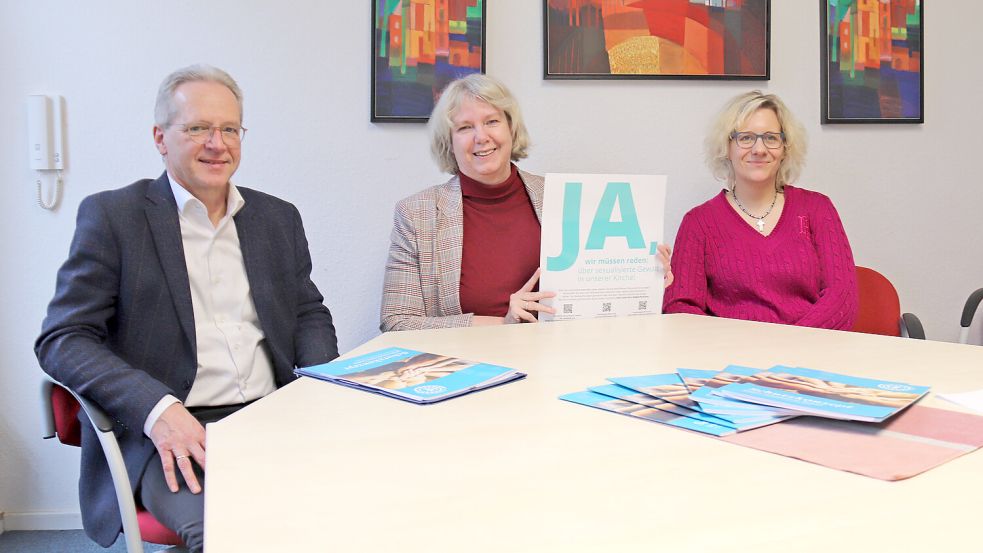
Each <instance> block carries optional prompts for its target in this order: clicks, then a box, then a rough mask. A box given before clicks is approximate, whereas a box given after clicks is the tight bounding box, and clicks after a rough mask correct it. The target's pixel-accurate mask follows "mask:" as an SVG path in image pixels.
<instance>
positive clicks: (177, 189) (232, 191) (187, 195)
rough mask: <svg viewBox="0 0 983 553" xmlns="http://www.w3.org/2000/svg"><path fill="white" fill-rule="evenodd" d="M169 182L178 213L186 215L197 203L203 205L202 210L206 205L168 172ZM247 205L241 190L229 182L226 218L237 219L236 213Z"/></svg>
mask: <svg viewBox="0 0 983 553" xmlns="http://www.w3.org/2000/svg"><path fill="white" fill-rule="evenodd" d="M167 180H168V182H170V184H171V193H172V194H174V201H175V202H176V203H177V210H178V213H184V212H185V210H186V209H187V208H188V206H189V205H194V204H195V203H197V204H198V205H201V207H202V208H204V207H205V204H203V203H201V200H199V199H198V198H195V197H194V196H193V195H192V194H191V192H188V189H187V188H185V187H183V186H181V183H180V182H178V180H177V179H175V178H174V175H172V174H171V172H170V171H168V172H167ZM245 205H246V200H244V199H243V198H242V194H240V193H239V189H238V188H236V185H234V184H232V182H231V181H229V197H228V200H227V203H226V206H225V216H226V217H235V215H236V213H239V211H240V210H241V209H242V208H243V206H245Z"/></svg>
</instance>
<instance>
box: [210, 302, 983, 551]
mask: <svg viewBox="0 0 983 553" xmlns="http://www.w3.org/2000/svg"><path fill="white" fill-rule="evenodd" d="M387 346H404V347H410V348H413V349H418V350H423V351H432V352H437V353H443V354H448V355H454V356H459V357H465V358H469V359H473V360H480V361H486V362H491V363H497V364H501V365H506V366H511V367H514V368H517V369H519V370H522V371H524V372H527V373H528V374H529V376H528V378H526V379H524V380H521V381H518V382H514V383H511V384H507V385H504V386H500V387H497V388H493V389H490V390H486V391H482V392H479V393H475V394H471V395H468V396H464V397H460V398H456V399H453V400H450V401H446V402H443V403H438V404H435V405H431V406H417V405H412V404H410V403H405V402H401V401H397V400H393V399H389V398H385V397H382V396H378V395H374V394H369V393H366V392H361V391H358V390H353V389H348V388H344V387H341V386H337V385H334V384H330V383H327V382H321V381H317V380H312V379H306V378H305V379H301V380H299V381H298V382H295V383H293V384H291V385H289V386H286V387H285V388H283V389H281V390H279V391H277V392H275V393H274V394H272V395H270V396H269V397H267V398H264V399H263V400H261V401H259V402H257V403H255V404H254V405H251V406H250V407H248V408H246V409H244V410H242V411H240V412H239V413H237V414H235V415H233V416H231V417H229V418H228V419H226V420H224V421H222V422H219V423H216V424H213V425H210V426H209V428H208V433H207V436H208V437H207V440H208V441H207V450H208V483H207V492H206V496H205V544H206V551H207V552H209V553H224V552H232V551H235V552H249V551H305V552H306V551H312V552H314V551H337V552H363V551H365V552H375V551H379V552H390V551H392V552H395V551H398V552H417V551H419V552H424V551H425V552H435V551H437V552H442V551H454V552H485V551H488V552H497V553H501V552H518V551H523V552H525V551H529V552H553V551H563V552H566V551H584V552H592V553H593V552H608V551H614V550H616V549H619V548H623V550H625V551H628V550H633V551H643V550H644V551H654V550H664V551H672V552H673V553H681V552H700V553H705V552H717V551H742V552H743V551H755V552H782V553H787V552H793V551H794V552H813V551H814V552H823V553H828V552H829V551H850V552H853V551H877V552H879V551H885V552H892V553H894V552H905V551H983V532H981V530H980V528H981V523H980V520H981V519H980V513H981V508H980V500H981V498H983V453H981V452H979V451H977V452H974V453H970V454H968V455H965V456H963V457H960V458H958V459H956V460H954V461H951V462H949V463H947V464H945V465H943V466H940V467H937V468H934V469H932V470H930V471H928V472H926V473H923V474H921V475H918V476H916V477H914V478H912V479H909V480H904V481H900V482H884V481H880V480H875V479H872V478H868V477H864V476H858V475H855V474H850V473H846V472H841V471H837V470H834V469H830V468H826V467H822V466H818V465H813V464H810V463H806V462H802V461H797V460H794V459H790V458H786V457H782V456H779V455H774V454H770V453H765V452H762V451H757V450H754V449H750V448H745V447H741V446H738V445H734V444H730V443H725V442H722V441H719V440H715V439H713V438H710V437H705V436H702V435H698V434H695V433H690V432H686V431H682V430H678V429H675V428H671V427H668V426H664V425H660V424H655V423H650V422H647V421H641V420H636V419H632V418H629V417H624V416H619V415H616V414H613V413H607V412H603V411H600V410H597V409H591V408H588V407H584V406H580V405H574V404H572V403H568V402H565V401H560V400H558V399H557V396H559V395H561V394H564V393H567V392H573V391H579V390H582V389H584V388H586V387H587V386H593V385H598V384H602V383H604V379H605V378H606V377H609V376H623V375H630V374H651V373H658V372H669V371H672V370H674V369H675V368H676V367H693V368H707V369H719V368H723V367H724V366H725V365H727V364H731V363H736V364H741V365H749V366H758V367H770V366H772V365H775V364H787V365H797V366H805V367H810V368H815V369H825V370H831V371H836V372H848V373H851V374H858V375H866V376H871V377H875V378H885V379H895V380H902V381H907V382H912V383H915V384H926V385H931V386H932V387H933V392H938V393H946V392H957V391H966V390H973V389H980V388H983V347H978V346H966V345H959V344H950V343H942V342H924V341H918V340H907V339H901V338H889V337H883V336H870V335H863V334H855V333H850V332H835V331H825V330H814V329H805V328H797V327H791V326H780V325H771V324H762V323H748V322H742V321H733V320H726V319H714V318H709V317H698V316H692V315H668V316H658V315H656V316H648V317H633V318H620V319H595V320H587V321H575V322H565V323H552V324H538V325H532V324H529V325H512V326H504V327H484V328H464V329H448V330H431V331H416V332H403V333H390V334H385V335H382V336H379V337H377V338H375V339H373V340H371V341H370V342H368V343H366V344H365V345H363V346H361V347H359V348H358V349H356V350H355V351H353V352H351V354H358V353H366V352H368V351H372V350H375V349H380V348H383V347H387ZM922 405H929V406H936V407H944V408H949V409H952V410H959V408H958V407H956V406H954V405H952V404H949V403H947V402H945V401H943V400H940V399H937V398H935V397H934V394H933V395H930V396H928V397H927V398H925V399H924V400H923V402H922ZM629 548H630V549H629Z"/></svg>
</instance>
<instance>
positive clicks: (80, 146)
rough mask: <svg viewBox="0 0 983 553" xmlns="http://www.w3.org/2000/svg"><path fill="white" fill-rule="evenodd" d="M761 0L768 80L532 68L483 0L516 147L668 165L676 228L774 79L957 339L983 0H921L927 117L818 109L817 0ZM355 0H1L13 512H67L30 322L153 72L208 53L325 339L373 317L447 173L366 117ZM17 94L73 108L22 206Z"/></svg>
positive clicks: (873, 246) (523, 27) (345, 334)
mask: <svg viewBox="0 0 983 553" xmlns="http://www.w3.org/2000/svg"><path fill="white" fill-rule="evenodd" d="M772 4H773V7H772V39H771V44H772V79H771V81H770V82H757V83H745V82H710V81H704V82H694V81H690V82H684V81H634V82H617V81H585V82H571V81H549V82H547V81H543V80H542V53H541V51H542V15H541V10H542V2H540V1H535V0H491V1H490V2H489V6H488V41H487V48H488V49H487V60H488V62H487V63H488V72H489V73H490V74H491V75H494V76H496V77H499V78H501V79H502V80H504V81H505V82H506V83H507V84H508V85H509V86H510V87H511V88H512V90H513V92H514V93H515V94H516V95H517V96H518V97H519V98H520V100H521V102H522V105H523V107H524V110H525V112H526V116H527V119H528V125H529V128H530V131H531V132H532V135H533V139H534V141H535V144H534V149H533V150H532V156H531V157H530V158H529V159H528V160H526V161H525V162H523V163H522V166H523V167H524V168H526V169H529V170H532V171H534V172H546V171H558V172H559V171H563V172H578V171H583V172H625V173H632V172H640V173H665V174H668V175H669V176H670V192H669V195H668V199H667V206H668V208H667V209H668V213H667V219H668V222H667V228H666V230H667V237H668V238H669V239H672V238H673V237H674V236H675V229H676V227H677V225H678V223H679V220H680V219H681V218H682V215H683V213H684V212H685V211H686V210H687V209H689V208H690V207H692V206H694V205H696V204H697V203H700V202H702V201H704V200H705V199H706V198H708V197H710V196H711V195H712V194H714V193H715V192H716V190H718V189H719V185H718V184H717V183H715V182H714V181H713V180H712V179H711V178H710V177H709V176H708V173H707V171H706V169H705V168H704V166H703V163H702V159H701V155H700V145H701V142H702V134H703V130H704V128H705V126H706V124H707V122H708V119H709V115H710V113H711V112H712V111H714V110H716V109H717V108H718V107H719V106H720V105H721V104H722V103H723V101H724V100H725V99H726V98H728V97H730V96H732V95H734V94H736V93H738V92H740V91H744V90H746V89H748V88H751V87H761V88H765V89H768V90H769V91H773V92H777V93H779V94H781V95H782V96H783V97H784V98H785V99H786V100H787V101H788V103H789V104H790V105H791V107H792V109H793V110H794V111H795V112H796V113H798V114H799V116H800V117H801V118H802V119H803V121H804V122H805V123H806V125H807V128H808V130H809V133H810V137H811V144H812V147H811V153H810V156H809V166H808V168H807V170H806V172H805V174H804V175H803V177H802V179H801V180H800V183H801V184H802V185H803V186H805V187H808V188H812V189H815V190H818V191H821V192H824V193H826V194H828V195H829V196H831V197H832V199H833V200H834V202H835V203H836V205H837V207H838V209H839V211H840V215H841V216H842V218H843V220H844V224H845V225H846V229H847V233H848V234H849V236H850V240H851V242H852V244H853V248H854V254H855V256H856V259H857V262H858V263H859V264H863V265H868V266H872V267H875V268H877V269H879V270H881V271H882V272H883V273H885V274H886V275H888V277H889V278H891V280H893V281H894V283H895V285H896V286H897V287H898V289H899V291H900V293H901V299H902V305H903V307H904V309H905V310H909V311H913V312H916V313H917V314H918V315H919V316H921V318H922V320H923V322H924V323H925V326H926V329H927V331H928V335H929V337H930V338H932V339H941V340H955V338H956V336H957V331H958V328H957V326H958V316H959V310H960V309H961V306H962V302H963V301H964V299H965V297H966V296H967V295H968V294H969V293H970V291H972V290H974V289H975V288H978V287H980V286H983V255H981V254H983V247H981V245H980V242H981V238H983V235H981V233H980V231H979V221H980V219H981V214H983V183H981V182H980V177H979V171H978V164H977V163H976V161H978V160H977V159H976V156H978V155H980V145H981V139H980V135H979V133H980V129H981V128H983V111H981V110H980V106H979V98H980V97H981V96H980V88H981V85H983V79H981V77H980V75H979V72H978V71H977V69H978V66H979V63H978V61H976V60H975V59H974V57H973V56H974V52H975V51H976V49H977V48H980V49H983V35H980V33H979V32H978V29H977V27H978V22H979V21H980V20H983V3H979V2H936V3H933V4H930V5H929V6H928V8H927V9H926V12H927V13H926V21H927V24H928V26H927V29H926V31H927V32H926V40H925V42H926V45H927V57H926V90H925V94H926V108H925V111H926V123H925V124H924V125H915V126H898V125H884V126H869V125H865V126H827V127H821V126H820V125H819V123H818V121H819V78H820V77H819V75H820V71H819V29H818V27H817V26H818V25H819V22H820V17H819V3H818V2H816V1H815V0H776V1H775V2H773V3H772ZM370 5H371V3H370V2H352V1H346V2H315V1H300V2H290V3H284V4H279V3H273V2H263V1H260V0H213V1H209V2H198V1H190V0H180V1H171V2H166V3H165V2H128V1H125V0H102V1H93V2H68V1H58V0H36V1H33V2H3V3H2V4H0V68H2V72H0V121H3V122H4V123H3V124H2V125H0V182H2V183H3V186H4V187H5V189H6V190H8V191H9V192H10V194H11V195H10V196H7V202H6V204H5V207H4V208H3V211H4V216H2V217H0V259H3V260H5V261H4V262H3V269H2V270H0V290H2V294H3V302H2V306H3V309H2V311H0V331H2V332H0V337H2V338H0V340H2V344H3V347H2V348H0V390H2V392H0V394H2V396H0V397H2V399H0V512H3V511H6V512H7V519H6V524H5V525H6V528H7V529H8V530H11V529H17V528H27V527H38V526H45V525H48V526H57V525H60V524H65V521H66V520H67V521H69V522H70V521H72V520H77V519H74V518H73V517H72V515H71V514H72V513H74V512H77V509H78V505H77V498H76V494H75V489H76V481H77V477H78V468H77V464H78V454H77V452H76V451H73V450H72V449H71V448H65V447H59V446H58V445H56V444H53V443H50V442H43V441H41V440H40V436H39V427H40V422H39V421H40V416H39V410H38V407H37V391H36V390H37V381H38V378H39V376H38V375H39V369H38V368H37V363H36V360H35V358H34V354H33V351H32V343H33V340H34V338H35V337H36V334H37V332H38V330H39V328H40V324H41V319H42V318H43V315H44V310H45V306H46V304H47V302H48V300H49V299H50V297H51V295H52V292H53V289H54V279H55V272H56V270H57V268H58V266H59V265H60V264H61V262H62V261H63V260H64V257H65V255H66V253H67V250H68V243H69V240H70V238H71V235H72V231H73V229H74V216H75V211H76V208H77V206H78V203H79V201H80V200H81V199H82V198H83V197H85V196H86V195H88V194H91V193H93V192H96V191H99V190H103V189H107V188H115V187H119V186H122V185H125V184H128V183H129V182H132V181H134V180H136V179H138V178H143V177H155V176H157V175H158V174H159V173H160V171H161V169H162V165H161V163H160V159H159V157H158V156H157V153H156V150H155V149H154V148H153V144H152V142H151V134H150V129H151V125H152V107H153V101H154V94H155V92H156V87H157V85H158V83H159V82H160V80H161V79H162V78H163V76H164V75H165V74H167V73H168V72H169V71H171V70H173V69H175V68H177V67H180V66H183V65H186V64H189V63H193V62H198V61H205V62H208V63H212V64H214V65H218V66H220V67H223V68H225V69H227V70H228V71H229V72H230V73H231V74H232V75H233V76H235V77H236V78H237V79H238V80H239V83H240V85H241V86H242V87H243V89H244V91H245V94H246V104H245V110H246V116H245V125H246V126H247V127H249V129H250V130H249V135H248V138H247V140H246V142H245V146H244V154H243V164H242V166H241V168H240V170H239V173H238V174H237V176H236V182H237V183H239V184H242V185H246V186H254V187H257V188H261V189H263V190H266V191H268V192H271V193H273V194H276V195H278V196H281V197H283V198H285V199H288V200H290V201H292V202H294V203H295V204H297V206H298V207H299V208H300V211H301V213H302V214H303V216H304V218H305V223H306V228H307V233H308V237H309V238H310V241H311V249H312V255H313V259H314V269H315V273H314V280H315V282H317V284H318V285H319V286H320V288H321V290H322V291H323V292H324V294H325V296H326V301H327V304H328V305H329V306H330V307H331V309H332V311H333V312H334V314H335V320H336V323H337V327H338V331H339V337H340V341H341V348H342V350H348V349H351V348H352V347H354V346H355V345H357V344H359V343H361V342H364V341H365V340H367V339H369V338H371V337H373V336H374V335H375V333H376V326H377V320H378V306H379V293H380V289H381V283H382V268H383V263H384V260H385V255H386V248H387V245H388V235H389V227H390V217H391V210H392V205H393V203H394V202H395V201H396V200H397V199H399V198H401V197H403V196H405V195H407V194H410V193H411V192H414V191H416V190H418V189H420V188H423V187H424V186H427V185H430V184H435V183H437V182H439V181H441V180H443V178H444V177H443V176H441V175H440V174H439V173H438V172H437V170H436V169H435V168H434V167H433V164H432V163H431V162H430V160H429V158H428V154H427V147H426V141H425V137H424V129H423V127H422V126H421V125H405V124H378V125H373V124H370V123H369V122H368V114H369V107H368V94H369V65H368V64H369V58H370V54H369V51H368V48H369V45H370V34H369V25H370V7H369V6H370ZM284 6H289V8H287V7H284ZM32 93H48V94H61V95H63V96H64V97H65V99H66V102H67V107H68V111H67V120H68V131H69V132H68V158H67V159H68V165H69V169H68V170H67V171H66V173H65V181H66V185H65V194H64V198H63V202H62V205H61V207H60V208H59V209H58V210H57V211H56V212H54V213H49V212H45V211H42V210H41V209H39V208H38V207H37V206H36V205H35V197H34V194H35V192H34V188H33V185H32V184H31V183H32V182H33V178H34V173H33V172H32V171H30V170H29V169H28V165H27V155H26V141H27V138H26V99H25V96H26V95H28V94H32ZM979 318H980V319H983V317H979ZM979 326H980V325H979V324H977V325H974V332H973V339H974V340H975V341H976V343H979V342H980V341H981V339H983V337H981V332H980V328H979ZM926 371H931V367H926ZM52 513H53V515H51V514H52ZM49 515H51V516H49Z"/></svg>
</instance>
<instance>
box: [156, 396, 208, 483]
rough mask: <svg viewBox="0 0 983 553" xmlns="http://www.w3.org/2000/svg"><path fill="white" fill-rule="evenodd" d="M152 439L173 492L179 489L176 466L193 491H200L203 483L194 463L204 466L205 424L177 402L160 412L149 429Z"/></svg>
mask: <svg viewBox="0 0 983 553" xmlns="http://www.w3.org/2000/svg"><path fill="white" fill-rule="evenodd" d="M150 439H151V440H153V442H154V446H155V447H157V453H159V454H160V462H161V465H163V467H164V480H165V481H166V482H167V487H168V488H170V490H171V491H172V492H177V491H178V481H177V474H176V472H175V470H174V468H175V466H176V467H177V469H178V470H180V471H181V475H182V476H184V481H185V482H187V483H188V489H189V490H191V493H200V492H201V484H199V483H198V477H197V476H195V472H194V465H192V463H191V460H192V459H194V462H196V463H198V465H199V466H201V468H202V470H204V468H205V427H203V426H202V425H201V423H200V422H198V419H196V418H194V416H192V415H191V413H189V412H188V410H187V409H185V408H184V405H181V404H180V403H175V404H173V405H171V406H170V407H168V408H167V409H165V410H164V412H163V413H161V415H160V418H159V419H157V422H155V423H154V426H153V428H151V429H150Z"/></svg>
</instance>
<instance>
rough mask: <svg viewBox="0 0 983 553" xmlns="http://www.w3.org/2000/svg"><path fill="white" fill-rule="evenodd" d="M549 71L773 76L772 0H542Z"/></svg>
mask: <svg viewBox="0 0 983 553" xmlns="http://www.w3.org/2000/svg"><path fill="white" fill-rule="evenodd" d="M543 2H544V15H543V21H544V25H545V35H546V37H545V48H546V55H545V56H544V59H545V65H546V67H545V69H544V73H545V78H547V79H610V78H663V79H758V80H765V79H768V78H769V70H770V63H769V57H770V56H769V54H770V53H769V34H770V30H771V29H770V14H771V3H770V1H769V0H543Z"/></svg>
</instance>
